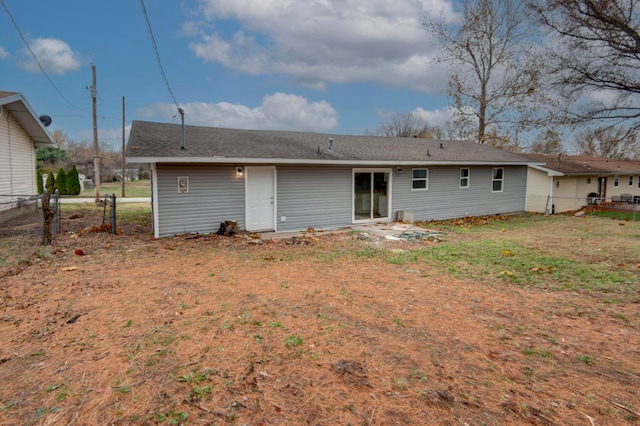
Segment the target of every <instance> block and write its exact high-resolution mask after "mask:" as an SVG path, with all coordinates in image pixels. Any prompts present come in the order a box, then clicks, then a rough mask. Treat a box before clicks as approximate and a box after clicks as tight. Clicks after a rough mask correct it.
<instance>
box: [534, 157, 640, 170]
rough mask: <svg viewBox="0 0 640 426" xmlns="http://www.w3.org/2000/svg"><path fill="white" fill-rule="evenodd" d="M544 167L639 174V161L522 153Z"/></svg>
mask: <svg viewBox="0 0 640 426" xmlns="http://www.w3.org/2000/svg"><path fill="white" fill-rule="evenodd" d="M523 155H524V156H525V157H528V158H530V159H531V160H535V161H538V162H544V163H545V165H544V167H546V168H548V169H551V170H555V171H558V172H561V173H563V174H566V175H603V174H614V175H615V174H640V161H622V160H612V159H610V158H606V157H594V156H591V155H564V154H551V155H547V154H523Z"/></svg>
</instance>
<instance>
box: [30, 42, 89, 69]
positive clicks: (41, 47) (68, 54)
mask: <svg viewBox="0 0 640 426" xmlns="http://www.w3.org/2000/svg"><path fill="white" fill-rule="evenodd" d="M30 47H31V51H32V52H33V53H34V55H35V56H36V57H37V58H38V61H39V62H40V65H42V67H43V68H44V70H45V71H47V72H49V73H53V74H58V75H62V74H66V73H67V72H70V71H75V70H77V69H78V68H80V66H81V63H80V60H79V59H78V58H79V55H78V54H77V53H76V52H74V51H73V50H71V47H70V46H69V45H68V44H67V43H65V42H64V41H62V40H59V39H55V38H36V39H33V40H32V41H31V42H30ZM24 54H25V56H26V57H27V59H26V60H25V61H24V62H23V63H22V67H23V68H24V69H25V70H27V71H32V72H40V68H39V67H38V64H37V63H36V61H35V60H34V59H33V57H32V56H31V54H30V53H29V52H28V51H27V50H26V49H25V50H24Z"/></svg>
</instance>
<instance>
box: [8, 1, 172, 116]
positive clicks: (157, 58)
mask: <svg viewBox="0 0 640 426" xmlns="http://www.w3.org/2000/svg"><path fill="white" fill-rule="evenodd" d="M0 1H4V0H0ZM140 7H141V8H142V14H143V15H144V19H145V21H147V28H148V30H149V35H150V36H151V42H152V43H153V50H154V52H155V54H156V60H157V61H158V66H159V67H160V74H162V78H163V79H164V83H165V84H166V85H167V89H168V90H169V94H170V95H171V99H173V103H174V104H175V105H176V108H178V111H179V112H180V111H181V110H182V109H181V108H180V106H178V101H177V100H176V97H175V96H173V91H172V90H171V86H170V85H169V80H167V76H166V74H165V73H164V68H163V67H162V61H161V60H160V53H159V52H158V45H157V44H156V39H155V37H154V36H153V29H152V28H151V22H150V21H149V16H148V15H147V8H146V7H145V6H144V0H140Z"/></svg>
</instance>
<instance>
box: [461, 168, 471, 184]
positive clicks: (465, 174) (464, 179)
mask: <svg viewBox="0 0 640 426" xmlns="http://www.w3.org/2000/svg"><path fill="white" fill-rule="evenodd" d="M469 176H470V175H469V169H468V168H461V169H460V188H468V187H469Z"/></svg>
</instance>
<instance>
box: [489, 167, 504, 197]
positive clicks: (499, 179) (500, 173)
mask: <svg viewBox="0 0 640 426" xmlns="http://www.w3.org/2000/svg"><path fill="white" fill-rule="evenodd" d="M503 182H504V169H503V168H502V167H495V168H494V169H493V177H492V179H491V192H502V184H503Z"/></svg>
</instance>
